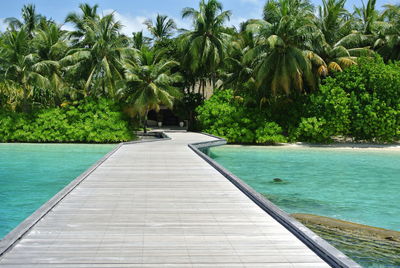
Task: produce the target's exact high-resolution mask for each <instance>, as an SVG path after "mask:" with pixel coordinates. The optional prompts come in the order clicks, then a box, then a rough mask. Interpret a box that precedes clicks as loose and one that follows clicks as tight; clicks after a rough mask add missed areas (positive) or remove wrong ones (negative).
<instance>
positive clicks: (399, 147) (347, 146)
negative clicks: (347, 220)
mask: <svg viewBox="0 0 400 268" xmlns="http://www.w3.org/2000/svg"><path fill="white" fill-rule="evenodd" d="M227 145H229V146H235V147H242V146H243V147H255V148H279V147H285V148H298V149H300V148H315V149H318V148H322V149H323V148H327V149H344V150H353V149H357V150H379V151H380V150H384V151H398V152H400V144H373V143H332V144H312V143H305V142H297V143H279V144H276V145H244V144H227Z"/></svg>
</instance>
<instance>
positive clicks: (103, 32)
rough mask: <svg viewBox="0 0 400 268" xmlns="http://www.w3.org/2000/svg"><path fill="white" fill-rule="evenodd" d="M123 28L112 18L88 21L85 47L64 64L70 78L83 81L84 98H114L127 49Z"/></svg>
mask: <svg viewBox="0 0 400 268" xmlns="http://www.w3.org/2000/svg"><path fill="white" fill-rule="evenodd" d="M121 28H122V25H121V23H120V22H119V21H116V20H115V18H114V15H113V14H109V15H106V16H104V17H102V18H100V19H94V20H89V19H86V23H85V34H84V36H82V37H81V41H82V43H84V44H86V46H85V47H78V48H74V49H71V50H70V51H69V53H68V55H67V56H66V57H65V58H64V59H63V60H62V62H63V64H65V65H68V66H69V67H68V68H67V71H68V72H69V75H72V76H73V77H74V78H75V79H76V77H82V79H83V80H84V85H83V89H84V95H104V94H107V95H109V96H111V97H114V96H115V90H116V87H115V83H116V81H118V80H120V79H122V74H121V70H122V69H121V65H120V61H119V60H120V57H121V53H122V51H123V47H124V46H125V45H127V39H126V37H124V36H122V35H121V34H120V30H121Z"/></svg>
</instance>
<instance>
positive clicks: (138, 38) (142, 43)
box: [132, 31, 151, 50]
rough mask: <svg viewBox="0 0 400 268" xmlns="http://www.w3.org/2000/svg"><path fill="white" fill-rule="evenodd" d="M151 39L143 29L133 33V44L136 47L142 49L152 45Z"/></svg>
mask: <svg viewBox="0 0 400 268" xmlns="http://www.w3.org/2000/svg"><path fill="white" fill-rule="evenodd" d="M150 41H151V39H150V38H148V37H145V36H144V35H143V31H140V32H136V33H132V46H133V48H136V49H139V50H140V49H142V48H143V47H148V46H149V45H150Z"/></svg>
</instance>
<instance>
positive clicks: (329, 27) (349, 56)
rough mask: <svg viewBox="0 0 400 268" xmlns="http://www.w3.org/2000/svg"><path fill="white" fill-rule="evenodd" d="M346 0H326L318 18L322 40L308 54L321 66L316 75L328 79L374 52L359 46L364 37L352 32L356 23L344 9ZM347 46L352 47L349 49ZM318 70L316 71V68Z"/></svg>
mask: <svg viewBox="0 0 400 268" xmlns="http://www.w3.org/2000/svg"><path fill="white" fill-rule="evenodd" d="M345 2H346V1H345V0H323V5H322V6H320V8H319V14H318V17H317V18H316V25H317V26H318V28H319V29H320V31H321V38H322V39H321V40H320V42H318V43H316V45H315V46H314V47H313V51H312V52H311V51H310V52H308V57H309V58H310V60H311V61H312V63H313V66H319V67H318V69H316V70H315V71H316V73H317V74H318V75H319V76H326V75H328V74H329V73H332V72H337V71H342V70H343V69H344V68H346V67H348V66H351V65H355V64H357V57H358V56H368V55H371V54H372V51H371V50H370V49H369V48H368V47H357V46H356V45H357V42H358V40H360V39H359V38H357V37H362V36H364V35H360V34H355V33H352V32H351V28H352V26H353V25H354V20H353V19H351V18H350V14H349V13H348V12H347V10H346V9H345V8H344V4H345ZM346 45H347V46H348V47H349V48H346ZM314 69H315V68H314Z"/></svg>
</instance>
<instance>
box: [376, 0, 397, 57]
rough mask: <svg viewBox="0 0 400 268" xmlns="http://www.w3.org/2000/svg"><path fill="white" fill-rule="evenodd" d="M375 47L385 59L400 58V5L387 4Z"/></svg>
mask: <svg viewBox="0 0 400 268" xmlns="http://www.w3.org/2000/svg"><path fill="white" fill-rule="evenodd" d="M384 7H385V10H384V11H383V13H382V18H381V19H382V22H381V23H380V25H379V26H380V27H379V31H378V32H379V38H378V39H377V40H376V42H375V44H374V48H375V49H376V50H377V52H378V53H379V54H381V55H382V56H383V58H384V59H385V60H400V5H385V6H384Z"/></svg>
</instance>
